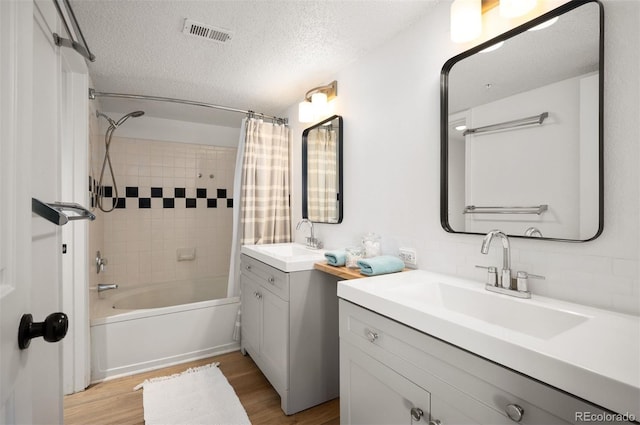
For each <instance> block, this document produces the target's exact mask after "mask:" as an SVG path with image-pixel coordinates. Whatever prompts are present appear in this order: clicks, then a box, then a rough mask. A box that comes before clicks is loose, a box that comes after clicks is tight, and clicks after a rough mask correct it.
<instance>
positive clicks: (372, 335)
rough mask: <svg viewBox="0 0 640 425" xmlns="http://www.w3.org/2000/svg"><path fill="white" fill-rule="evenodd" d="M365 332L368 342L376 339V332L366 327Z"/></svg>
mask: <svg viewBox="0 0 640 425" xmlns="http://www.w3.org/2000/svg"><path fill="white" fill-rule="evenodd" d="M365 334H366V335H367V339H368V340H369V342H374V341H375V340H376V339H378V333H377V332H374V331H372V330H371V329H366V330H365Z"/></svg>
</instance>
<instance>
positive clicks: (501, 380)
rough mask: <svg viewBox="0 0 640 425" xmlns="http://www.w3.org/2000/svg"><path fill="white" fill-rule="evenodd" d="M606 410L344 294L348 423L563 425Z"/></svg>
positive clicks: (343, 407)
mask: <svg viewBox="0 0 640 425" xmlns="http://www.w3.org/2000/svg"><path fill="white" fill-rule="evenodd" d="M602 413H604V412H603V410H601V409H599V408H598V407H596V406H594V405H592V404H590V403H587V402H585V401H583V400H581V399H578V398H575V397H573V396H571V395H568V394H567V393H564V392H562V391H559V390H557V389H555V388H553V387H549V386H547V385H545V384H542V383H540V382H538V381H535V380H533V379H530V378H528V377H526V376H524V375H522V374H519V373H516V372H514V371H512V370H510V369H507V368H505V367H502V366H500V365H497V364H496V363H493V362H490V361H488V360H485V359H483V358H481V357H479V356H476V355H474V354H472V353H469V352H467V351H464V350H462V349H460V348H457V347H455V346H453V345H450V344H448V343H446V342H443V341H441V340H439V339H436V338H433V337H431V336H429V335H426V334H424V333H421V332H419V331H416V330H415V329H412V328H410V327H408V326H405V325H403V324H401V323H398V322H396V321H393V320H391V319H388V318H386V317H384V316H381V315H379V314H377V313H374V312H372V311H370V310H367V309H364V308H362V307H360V306H358V305H356V304H352V303H350V302H348V301H345V300H340V417H341V423H342V424H385V425H391V424H430V425H451V424H487V425H489V424H491V425H500V424H513V423H514V422H519V423H522V424H545V425H547V424H548V425H551V424H553V425H561V424H577V423H580V422H581V421H580V420H579V415H583V417H585V416H586V415H597V414H602ZM509 414H510V415H511V418H510V417H509V416H508V415H509ZM591 417H593V416H591ZM595 423H598V422H595Z"/></svg>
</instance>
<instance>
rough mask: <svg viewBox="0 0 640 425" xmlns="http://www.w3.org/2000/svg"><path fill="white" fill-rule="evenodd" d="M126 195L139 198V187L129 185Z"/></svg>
mask: <svg viewBox="0 0 640 425" xmlns="http://www.w3.org/2000/svg"><path fill="white" fill-rule="evenodd" d="M125 196H126V197H127V198H137V197H138V188H137V187H131V186H127V187H126V188H125Z"/></svg>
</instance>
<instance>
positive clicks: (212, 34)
mask: <svg viewBox="0 0 640 425" xmlns="http://www.w3.org/2000/svg"><path fill="white" fill-rule="evenodd" d="M182 32H183V33H184V34H187V35H190V36H192V37H198V38H204V39H206V40H209V41H215V42H216V43H222V44H224V43H228V42H229V41H231V38H232V36H233V33H232V32H231V31H228V30H225V29H222V28H216V27H214V26H211V25H207V24H202V23H200V22H196V21H192V20H191V19H189V18H185V20H184V28H183V29H182Z"/></svg>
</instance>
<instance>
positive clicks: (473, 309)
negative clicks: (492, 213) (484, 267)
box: [385, 282, 590, 339]
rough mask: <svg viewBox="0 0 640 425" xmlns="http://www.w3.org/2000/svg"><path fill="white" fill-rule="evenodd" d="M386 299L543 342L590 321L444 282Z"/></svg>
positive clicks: (407, 287)
mask: <svg viewBox="0 0 640 425" xmlns="http://www.w3.org/2000/svg"><path fill="white" fill-rule="evenodd" d="M385 295H386V296H388V297H389V298H391V299H395V300H397V301H399V302H414V303H416V302H417V303H420V304H426V305H425V307H431V308H439V309H442V310H445V311H446V310H448V311H450V312H455V313H458V314H462V315H465V316H468V317H469V318H472V319H476V320H479V321H482V322H484V323H489V324H492V325H496V326H501V327H503V328H507V329H511V330H513V331H517V332H520V333H523V334H527V335H529V336H533V337H536V338H541V339H550V338H553V337H554V336H556V335H559V334H561V333H563V332H566V331H568V330H569V329H572V328H574V327H576V326H578V325H580V324H582V323H584V322H585V321H587V320H589V318H590V317H589V316H586V315H583V314H579V313H575V312H572V311H567V310H563V309H559V308H555V307H552V306H545V305H540V304H535V303H534V302H532V301H531V300H521V299H518V298H511V297H509V296H506V295H499V294H494V293H491V292H487V291H485V290H484V289H479V288H477V287H463V286H457V285H452V284H449V283H442V282H419V283H418V282H415V283H411V284H409V285H403V286H400V287H396V288H393V289H392V290H389V291H388V293H387V294H385Z"/></svg>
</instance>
